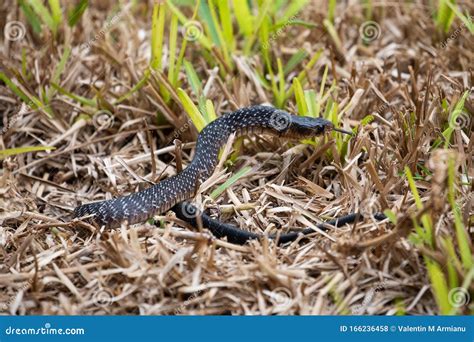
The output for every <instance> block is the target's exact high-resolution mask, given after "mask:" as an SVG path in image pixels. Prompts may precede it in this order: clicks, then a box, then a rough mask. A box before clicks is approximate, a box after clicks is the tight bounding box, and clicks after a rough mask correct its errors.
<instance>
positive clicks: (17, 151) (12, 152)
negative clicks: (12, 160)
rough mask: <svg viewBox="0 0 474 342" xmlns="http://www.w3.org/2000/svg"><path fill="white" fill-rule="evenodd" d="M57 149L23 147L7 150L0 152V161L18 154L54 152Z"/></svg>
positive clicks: (50, 147) (51, 147) (49, 147)
mask: <svg viewBox="0 0 474 342" xmlns="http://www.w3.org/2000/svg"><path fill="white" fill-rule="evenodd" d="M55 148H56V147H53V146H23V147H16V148H9V149H6V150H0V159H4V158H6V157H8V156H15V155H17V154H22V153H28V152H36V151H49V150H54V149H55Z"/></svg>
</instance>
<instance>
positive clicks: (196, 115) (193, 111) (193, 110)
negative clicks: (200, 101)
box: [178, 88, 207, 132]
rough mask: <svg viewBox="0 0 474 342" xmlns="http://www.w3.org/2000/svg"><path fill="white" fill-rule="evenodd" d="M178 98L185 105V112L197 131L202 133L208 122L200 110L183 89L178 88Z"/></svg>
mask: <svg viewBox="0 0 474 342" xmlns="http://www.w3.org/2000/svg"><path fill="white" fill-rule="evenodd" d="M178 97H179V99H180V100H181V104H182V105H183V108H184V110H185V111H186V113H188V115H189V117H190V119H191V121H192V122H193V124H194V126H195V127H196V129H197V130H198V131H199V132H200V131H202V130H203V128H204V127H206V124H207V122H206V121H205V120H204V118H203V116H202V114H201V112H200V111H199V109H198V108H197V107H196V105H195V104H194V102H193V101H192V100H191V99H190V98H189V96H188V94H186V92H185V91H184V90H183V89H181V88H178Z"/></svg>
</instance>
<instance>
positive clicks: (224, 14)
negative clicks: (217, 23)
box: [216, 0, 235, 51]
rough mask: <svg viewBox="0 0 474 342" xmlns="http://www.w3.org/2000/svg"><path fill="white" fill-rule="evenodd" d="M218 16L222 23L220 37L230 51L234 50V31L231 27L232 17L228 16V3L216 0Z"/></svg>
mask: <svg viewBox="0 0 474 342" xmlns="http://www.w3.org/2000/svg"><path fill="white" fill-rule="evenodd" d="M216 3H217V8H218V10H219V16H220V19H221V23H222V35H223V37H224V41H225V42H226V44H227V45H228V46H229V50H230V51H234V49H235V38H234V29H233V27H232V17H231V14H230V7H229V1H221V0H216Z"/></svg>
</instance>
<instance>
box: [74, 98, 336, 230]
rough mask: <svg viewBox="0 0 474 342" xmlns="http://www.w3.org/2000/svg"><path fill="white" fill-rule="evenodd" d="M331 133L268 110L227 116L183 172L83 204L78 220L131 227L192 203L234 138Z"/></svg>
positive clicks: (324, 126) (318, 123)
mask: <svg viewBox="0 0 474 342" xmlns="http://www.w3.org/2000/svg"><path fill="white" fill-rule="evenodd" d="M332 129H334V130H338V129H335V128H334V126H333V125H332V123H331V122H329V121H327V120H324V119H321V118H310V117H302V116H296V115H292V114H289V113H287V112H285V111H282V110H279V109H276V108H273V107H267V106H252V107H247V108H242V109H239V110H237V111H235V112H232V113H226V114H224V115H223V116H221V117H220V118H218V119H216V120H215V121H213V122H212V123H210V124H209V125H207V126H206V127H205V128H204V129H203V130H202V132H201V133H200V134H199V137H198V140H197V144H196V151H195V155H194V158H193V160H192V161H191V163H190V164H189V165H188V167H187V168H186V169H184V170H183V171H182V172H181V173H179V174H177V175H176V176H173V177H170V178H168V179H165V180H163V181H161V182H159V183H158V184H156V185H153V186H152V187H150V188H148V189H146V190H143V191H140V192H136V193H133V194H130V195H128V196H123V197H118V198H115V199H111V200H107V201H101V202H95V203H89V204H85V205H81V206H79V207H77V208H76V209H75V211H74V213H75V216H76V217H84V216H90V215H92V220H93V221H95V222H96V223H98V224H99V225H105V226H107V227H117V226H119V225H120V223H121V222H124V221H127V222H128V223H129V224H133V223H138V222H142V221H145V220H146V219H148V218H150V217H152V216H153V215H156V214H160V213H163V212H166V211H167V210H169V209H171V208H172V207H174V206H175V205H176V204H177V203H180V202H182V201H184V200H187V199H189V198H192V197H193V196H194V192H195V188H196V184H197V183H198V182H200V181H202V180H205V179H206V178H208V177H209V176H210V175H211V174H212V172H213V171H214V169H215V167H216V165H217V162H218V153H219V149H220V148H221V147H222V146H223V145H224V144H225V143H226V142H227V140H228V138H229V137H230V135H231V134H232V133H236V135H237V136H239V135H244V134H248V133H257V134H259V133H267V134H272V135H276V136H280V137H285V138H292V139H300V138H309V137H314V136H318V135H321V134H323V133H324V132H326V131H330V130H332ZM342 132H343V131H342Z"/></svg>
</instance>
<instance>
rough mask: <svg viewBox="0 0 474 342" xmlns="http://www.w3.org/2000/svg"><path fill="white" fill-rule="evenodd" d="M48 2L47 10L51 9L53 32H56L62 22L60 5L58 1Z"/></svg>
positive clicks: (50, 0)
mask: <svg viewBox="0 0 474 342" xmlns="http://www.w3.org/2000/svg"><path fill="white" fill-rule="evenodd" d="M48 2H49V8H51V18H52V19H53V23H54V27H55V31H57V30H58V27H59V26H60V25H61V22H62V20H63V13H62V10H61V4H60V3H59V0H48Z"/></svg>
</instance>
